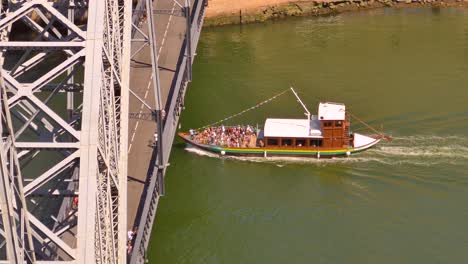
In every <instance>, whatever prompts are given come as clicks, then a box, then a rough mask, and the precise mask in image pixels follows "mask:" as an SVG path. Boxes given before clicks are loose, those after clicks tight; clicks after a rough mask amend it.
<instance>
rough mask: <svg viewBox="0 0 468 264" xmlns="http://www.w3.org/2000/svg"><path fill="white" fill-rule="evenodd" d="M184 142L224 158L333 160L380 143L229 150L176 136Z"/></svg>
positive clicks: (188, 136) (228, 148)
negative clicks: (353, 146) (349, 145)
mask: <svg viewBox="0 0 468 264" xmlns="http://www.w3.org/2000/svg"><path fill="white" fill-rule="evenodd" d="M178 135H179V136H180V137H181V138H182V139H183V140H184V141H185V142H187V143H188V144H190V145H193V146H195V147H197V148H199V149H202V150H206V151H209V152H212V153H216V154H219V155H223V156H224V155H226V156H250V157H307V158H333V157H340V156H341V157H343V156H350V155H352V154H354V153H357V152H361V151H364V150H366V149H369V148H371V147H372V146H374V145H375V144H377V143H378V142H379V141H380V138H379V139H376V140H375V141H374V142H372V143H370V144H367V145H365V146H361V147H359V148H335V149H324V148H314V149H312V148H287V147H285V148H268V147H267V148H260V147H259V148H230V147H220V146H216V145H206V144H200V143H197V142H195V141H193V140H191V139H190V135H189V134H187V133H179V134H178Z"/></svg>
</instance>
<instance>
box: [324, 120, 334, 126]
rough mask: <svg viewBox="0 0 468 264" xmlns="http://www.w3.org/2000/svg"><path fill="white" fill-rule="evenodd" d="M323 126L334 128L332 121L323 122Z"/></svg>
mask: <svg viewBox="0 0 468 264" xmlns="http://www.w3.org/2000/svg"><path fill="white" fill-rule="evenodd" d="M323 126H324V127H331V126H332V122H331V121H325V122H323Z"/></svg>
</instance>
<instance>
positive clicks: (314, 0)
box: [204, 0, 468, 27]
mask: <svg viewBox="0 0 468 264" xmlns="http://www.w3.org/2000/svg"><path fill="white" fill-rule="evenodd" d="M382 7H395V8H404V7H412V8H417V7H436V8H440V7H468V0H445V1H442V0H403V1H401V0H400V1H398V0H363V1H353V0H299V1H291V0H236V1H233V0H209V1H208V8H207V10H206V14H205V22H204V25H205V26H206V27H213V26H223V25H234V24H247V23H256V22H264V21H267V20H272V19H279V18H284V17H289V16H323V15H330V14H339V13H343V12H350V11H359V10H366V9H373V8H382Z"/></svg>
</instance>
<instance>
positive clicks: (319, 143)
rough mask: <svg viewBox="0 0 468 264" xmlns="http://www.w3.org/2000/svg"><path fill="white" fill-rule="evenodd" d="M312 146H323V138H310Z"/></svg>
mask: <svg viewBox="0 0 468 264" xmlns="http://www.w3.org/2000/svg"><path fill="white" fill-rule="evenodd" d="M310 146H311V147H321V146H322V140H321V139H313V140H310Z"/></svg>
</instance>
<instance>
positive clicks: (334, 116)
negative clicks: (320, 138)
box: [318, 102, 346, 120]
mask: <svg viewBox="0 0 468 264" xmlns="http://www.w3.org/2000/svg"><path fill="white" fill-rule="evenodd" d="M345 114H346V108H345V105H344V104H339V103H330V102H326V103H320V104H319V109H318V118H319V119H320V120H345V118H346V116H345Z"/></svg>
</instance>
